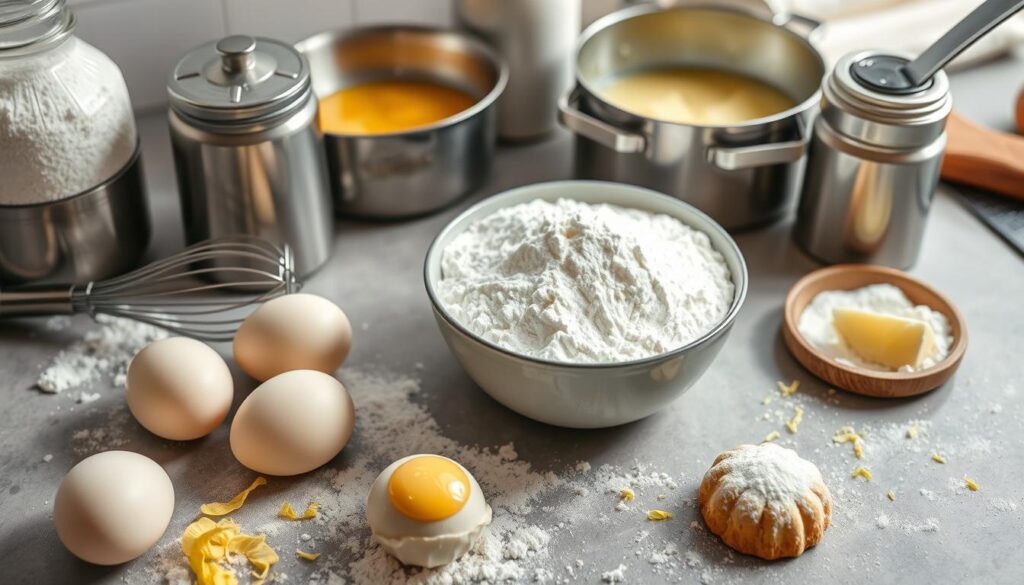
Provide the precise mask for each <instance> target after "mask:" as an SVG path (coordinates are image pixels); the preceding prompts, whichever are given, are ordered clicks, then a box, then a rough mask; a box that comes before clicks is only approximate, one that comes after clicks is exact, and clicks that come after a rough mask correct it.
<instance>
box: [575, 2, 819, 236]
mask: <svg viewBox="0 0 1024 585" xmlns="http://www.w3.org/2000/svg"><path fill="white" fill-rule="evenodd" d="M812 29H813V23H810V21H807V20H806V19H801V18H792V19H791V20H789V21H787V23H786V24H785V25H778V24H773V23H772V22H770V21H768V20H766V19H765V18H762V17H759V16H757V15H754V14H748V13H745V12H741V11H738V10H731V9H724V8H706V7H677V8H668V9H661V8H658V7H657V6H651V5H643V6H634V7H631V8H627V9H624V10H620V11H618V12H615V13H613V14H610V15H608V16H606V17H604V18H601V19H599V20H598V21H597V22H595V23H594V24H592V25H591V26H590V27H588V28H587V30H585V31H584V32H583V35H582V37H581V39H580V42H579V47H578V49H577V55H576V65H577V72H576V81H577V85H576V87H575V88H574V89H573V90H571V91H570V92H569V93H567V94H566V95H565V96H563V98H562V100H561V103H560V119H561V122H562V124H563V125H565V126H566V127H567V128H568V129H570V130H571V131H573V132H574V133H576V134H577V135H578V139H577V141H576V170H577V174H579V175H580V176H583V177H588V178H597V179H605V180H613V181H622V182H626V183H633V184H636V185H641V186H644V187H648V188H651V189H655V190H657V191H661V192H664V193H668V194H670V195H673V196H675V197H678V198H680V199H682V200H683V201H686V202H688V203H692V204H694V205H696V206H697V207H698V208H700V209H701V210H702V211H704V212H706V213H708V214H709V215H710V216H711V217H713V218H714V219H715V220H717V221H718V222H719V223H721V224H722V225H723V226H725V227H726V228H728V229H735V228H743V227H749V226H755V225H758V224H763V223H767V222H770V221H773V220H777V219H779V218H781V217H783V216H784V215H786V214H787V213H789V212H790V210H791V209H792V208H793V206H794V203H795V201H796V198H797V194H798V193H799V190H800V182H801V179H802V176H803V168H804V163H805V159H806V151H807V141H808V137H809V129H810V127H811V123H812V121H813V118H814V116H815V114H816V113H817V109H818V102H819V100H820V98H821V91H820V85H821V80H822V77H823V76H824V74H825V64H824V61H823V60H822V58H821V55H820V54H819V53H818V52H817V51H816V50H815V49H814V48H813V47H812V46H811V44H810V43H809V42H808V41H807V39H806V38H805V37H804V36H802V35H801V34H798V32H796V31H797V30H802V31H803V32H805V33H809V32H810V31H811V30H812ZM669 66H685V67H702V68H709V69H719V70H726V71H731V72H735V73H740V74H743V75H746V76H749V77H753V78H755V79H758V80H761V81H763V82H765V83H768V84H769V85H772V86H773V87H775V88H777V89H779V90H781V91H782V92H783V93H785V94H787V95H788V96H789V97H790V98H791V99H792V100H793V101H794V102H796V105H795V106H794V107H792V108H790V109H788V110H786V111H783V112H779V113H778V114H775V115H773V116H768V117H765V118H757V119H754V120H749V121H747V122H744V123H740V124H734V125H728V126H715V125H697V124H678V123H673V122H666V121H662V120H656V119H652V118H646V117H643V116H638V115H635V114H632V113H630V112H627V111H624V110H622V109H620V108H617V107H615V106H613V105H611V104H610V103H608V102H607V101H605V100H604V99H602V98H601V92H600V89H601V88H602V87H603V85H604V84H606V83H608V82H609V81H610V80H612V79H615V78H616V77H618V76H620V75H622V74H625V73H631V72H635V71H641V70H645V69H653V68H662V67H669Z"/></svg>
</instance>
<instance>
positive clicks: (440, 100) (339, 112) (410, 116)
mask: <svg viewBox="0 0 1024 585" xmlns="http://www.w3.org/2000/svg"><path fill="white" fill-rule="evenodd" d="M475 103H476V100H474V99H473V98H472V97H470V96H469V95H468V94H466V93H464V92H462V91H459V90H457V89H452V88H450V87H446V86H444V85H441V84H438V83H432V82H429V81H418V80H400V79H393V80H384V81H372V82H369V83H362V84H360V85H356V86H353V87H348V88H345V89H342V90H341V91H338V92H337V93H334V94H332V95H329V96H327V97H325V98H323V99H321V100H320V129H321V130H322V131H324V132H327V133H336V134H386V133H389V132H403V131H406V130H413V129H415V128H422V127H424V126H429V125H431V124H433V123H435V122H439V121H441V120H443V119H445V118H448V117H451V116H454V115H455V114H458V113H459V112H461V111H463V110H466V109H468V108H470V107H471V106H472V105H473V104H475Z"/></svg>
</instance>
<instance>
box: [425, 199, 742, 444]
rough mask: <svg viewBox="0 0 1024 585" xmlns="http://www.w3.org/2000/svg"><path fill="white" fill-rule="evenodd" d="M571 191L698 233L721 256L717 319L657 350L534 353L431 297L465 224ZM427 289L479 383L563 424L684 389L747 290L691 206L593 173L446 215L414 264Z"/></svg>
mask: <svg viewBox="0 0 1024 585" xmlns="http://www.w3.org/2000/svg"><path fill="white" fill-rule="evenodd" d="M560 198H567V199H575V200H577V201H582V202H585V203H609V204H613V205H619V206H621V207H631V208H635V209H642V210H645V211H650V212H654V213H664V214H666V215H670V216H672V217H675V218H677V219H679V220H680V221H682V222H683V223H685V224H687V225H689V226H691V227H693V228H695V229H698V230H700V231H702V232H704V233H706V234H707V235H708V237H709V238H710V239H711V243H712V245H713V246H714V247H715V249H716V250H718V251H719V252H720V253H721V254H722V256H723V257H724V258H725V261H726V263H727V264H728V265H729V270H730V272H731V273H732V279H733V283H734V284H735V285H736V295H735V298H733V302H732V306H731V307H730V308H729V312H728V313H727V314H726V316H725V318H724V319H722V321H721V322H720V323H718V325H716V326H715V327H714V328H712V329H711V330H710V331H708V332H707V333H705V334H704V335H703V336H701V337H700V338H698V339H696V340H694V341H692V342H690V343H688V344H686V345H684V346H682V347H679V348H677V349H674V350H672V351H669V352H667V353H663V354H660V355H656V356H652V357H648V358H644V359H639V360H633V361H628V362H616V363H610V364H574V363H566V362H556V361H551V360H545V359H539V358H535V357H530V356H527V355H523V354H519V353H516V352H513V351H509V350H507V349H504V348H502V347H499V346H497V345H495V344H493V343H491V342H489V341H487V340H485V339H483V338H481V337H479V336H477V335H476V334H474V333H472V332H470V331H469V330H468V329H466V328H465V327H464V326H462V325H461V324H460V323H458V322H457V321H456V320H455V318H454V317H452V316H451V315H450V314H449V313H448V311H447V310H446V309H445V307H444V306H443V305H442V304H441V302H440V300H439V299H438V297H437V293H436V291H435V290H434V286H435V284H436V283H437V282H438V281H439V280H441V256H442V254H443V252H444V249H445V247H446V246H447V245H448V243H449V242H451V241H452V240H453V239H454V238H455V237H456V236H458V235H459V234H460V233H462V232H463V230H465V229H466V228H467V227H468V226H469V225H471V224H473V223H474V222H476V221H477V220H479V219H481V218H483V217H486V216H488V215H491V214H492V213H494V212H495V211H497V210H499V209H501V208H504V207H509V206H512V205H517V204H519V203H525V202H527V201H532V200H534V199H544V200H546V201H555V200H557V199H560ZM423 273H424V274H423V276H424V281H425V283H426V287H427V295H428V296H429V297H430V302H431V304H432V305H433V307H434V317H435V318H436V319H437V323H438V326H439V327H440V328H441V334H442V335H443V336H444V340H445V342H446V343H447V344H448V347H449V348H450V349H451V351H452V353H453V354H455V358H456V359H457V360H458V361H459V363H460V364H462V367H463V368H464V369H465V370H466V373H468V374H469V376H470V377H471V378H472V379H473V381H475V382H476V383H477V384H478V385H479V386H480V387H481V388H483V389H484V391H485V392H487V393H488V394H490V395H491V397H493V398H494V399H495V400H497V401H498V402H500V403H502V404H504V405H505V406H507V407H509V408H511V409H512V410H514V411H516V412H518V413H520V414H522V415H525V416H528V417H530V418H532V419H535V420H538V421H541V422H545V423H549V424H553V425H559V426H563V427H574V428H598V427H609V426H614V425H619V424H623V423H628V422H632V421H635V420H639V419H641V418H644V417H646V416H648V415H650V414H653V413H654V412H657V411H658V410H660V409H662V408H664V407H665V406H667V405H668V404H669V403H671V402H672V401H673V400H675V399H676V398H677V397H678V396H679V395H680V394H682V393H683V392H684V391H686V389H687V388H689V387H690V386H691V385H693V383H694V382H696V381H697V379H698V378H700V376H701V375H702V374H703V373H704V371H705V370H707V368H708V366H709V365H711V362H712V361H713V360H714V358H715V356H716V355H718V352H719V350H721V348H722V344H723V343H725V339H726V337H727V335H728V333H729V330H730V329H731V328H732V323H733V321H734V320H735V319H736V314H737V313H739V310H740V307H741V306H742V305H743V300H744V298H746V294H747V266H746V263H745V262H744V261H743V255H742V254H741V253H740V250H739V248H738V247H737V246H736V242H734V241H733V239H732V238H731V237H730V236H729V234H728V233H726V231H725V230H724V229H723V228H722V227H721V226H720V225H718V224H717V223H715V221H714V220H712V219H711V218H710V217H708V216H707V215H705V214H704V213H702V212H700V211H698V210H697V209H696V208H695V207H693V206H692V205H689V204H688V203H683V202H682V201H680V200H678V199H675V198H672V197H669V196H667V195H663V194H661V193H657V192H655V191H651V190H648V189H643V188H641V187H634V186H631V185H624V184H621V183H605V182H600V181H554V182H549V183H538V184H535V185H528V186H526V187H520V188H518V189H513V190H511V191H506V192H505V193H501V194H499V195H495V196H493V197H489V198H487V199H485V200H483V201H481V202H480V203H477V204H476V205H474V206H472V207H470V208H469V209H467V210H466V211H465V212H463V213H462V214H460V215H459V216H458V217H456V218H455V219H453V220H452V221H451V222H450V223H449V224H448V225H447V226H445V228H444V229H443V230H441V233H440V234H438V235H437V237H436V238H434V241H433V243H431V245H430V249H428V250H427V258H426V262H425V265H424V269H423Z"/></svg>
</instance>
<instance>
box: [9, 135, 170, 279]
mask: <svg viewBox="0 0 1024 585" xmlns="http://www.w3.org/2000/svg"><path fill="white" fill-rule="evenodd" d="M0 156H2V155H0ZM149 235H150V224H149V215H148V213H147V209H146V193H145V189H144V186H143V180H142V159H141V157H140V151H139V149H138V147H136V149H135V154H134V155H132V158H131V160H130V161H129V162H128V164H127V165H125V167H124V168H123V169H121V171H120V172H118V173H117V174H115V175H114V176H113V177H111V178H110V179H108V180H107V181H105V182H104V183H101V184H100V185H97V186H96V187H93V188H92V189H90V190H88V191H85V192H83V193H79V194H78V195H74V196H71V197H67V198H65V199H59V200H57V201H51V202H44V203H34V204H31V205H0V284H2V285H5V286H6V285H11V284H18V283H25V282H34V281H42V280H50V281H53V280H68V281H75V282H81V281H88V280H95V279H100V278H106V277H109V276H113V275H115V274H119V273H121V272H124V271H125V270H128V269H129V268H131V267H133V266H135V265H136V264H137V263H138V261H139V259H140V258H141V257H142V254H143V252H144V251H145V250H146V245H147V244H148V243H149Z"/></svg>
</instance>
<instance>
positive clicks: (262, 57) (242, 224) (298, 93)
mask: <svg viewBox="0 0 1024 585" xmlns="http://www.w3.org/2000/svg"><path fill="white" fill-rule="evenodd" d="M167 92H168V95H169V98H170V112H169V114H168V116H169V119H170V132H171V142H172V146H173V150H174V160H175V167H176V171H177V176H178V187H179V189H180V190H181V201H182V212H183V215H184V219H185V235H186V239H187V240H188V241H189V242H190V243H191V242H196V241H199V240H204V239H207V238H216V237H220V236H227V235H237V234H248V235H253V236H258V237H260V238H263V239H266V240H270V241H274V242H277V243H282V244H284V243H286V244H288V245H289V246H291V248H292V250H293V251H294V254H295V263H296V272H298V273H299V274H307V273H309V272H311V271H313V270H315V269H316V268H317V267H319V266H320V265H321V264H323V263H324V261H326V260H327V257H328V255H329V254H330V250H331V240H332V238H331V236H332V227H333V211H332V204H331V196H330V186H329V183H328V178H327V171H326V164H325V160H324V152H323V148H322V137H321V134H320V131H319V129H318V127H317V123H316V114H317V100H316V98H315V97H314V95H313V92H312V89H311V85H310V76H309V64H308V63H307V61H306V59H305V57H303V56H302V55H301V54H299V53H298V51H296V50H295V49H293V48H292V47H290V46H289V45H286V44H284V43H281V42H278V41H274V40H270V39H264V38H253V37H248V36H241V35H236V36H230V37H226V38H224V39H221V40H219V41H215V42H211V43H207V44H205V45H202V46H200V47H197V48H196V49H194V50H192V51H190V52H189V53H188V54H186V55H185V56H184V57H182V59H181V60H180V61H179V62H178V64H177V65H176V66H175V67H174V70H173V71H172V72H171V75H170V78H169V79H168V83H167Z"/></svg>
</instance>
